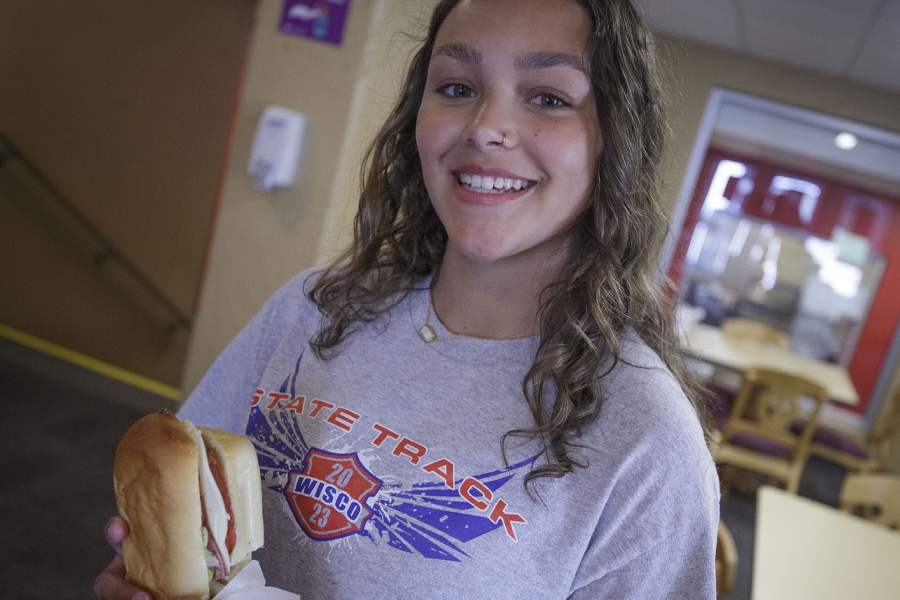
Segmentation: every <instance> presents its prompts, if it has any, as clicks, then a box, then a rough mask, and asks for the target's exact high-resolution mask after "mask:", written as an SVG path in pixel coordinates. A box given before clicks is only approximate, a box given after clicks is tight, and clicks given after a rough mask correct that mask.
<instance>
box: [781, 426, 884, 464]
mask: <svg viewBox="0 0 900 600" xmlns="http://www.w3.org/2000/svg"><path fill="white" fill-rule="evenodd" d="M804 425H806V422H805V421H802V420H797V421H794V422H793V423H791V431H792V432H794V433H796V434H797V435H800V433H801V432H802V431H803V427H804ZM812 441H813V443H814V444H822V445H823V446H828V447H829V448H834V449H835V450H838V451H840V452H843V453H845V454H849V455H850V456H855V457H857V458H861V459H863V460H866V459H868V458H869V453H868V452H867V451H866V449H865V448H863V447H862V446H860V445H859V444H858V443H857V442H856V441H855V440H854V439H852V438H851V437H849V436H846V435H844V434H843V433H841V432H840V431H837V430H836V429H830V428H828V427H816V430H815V431H814V432H813V437H812Z"/></svg>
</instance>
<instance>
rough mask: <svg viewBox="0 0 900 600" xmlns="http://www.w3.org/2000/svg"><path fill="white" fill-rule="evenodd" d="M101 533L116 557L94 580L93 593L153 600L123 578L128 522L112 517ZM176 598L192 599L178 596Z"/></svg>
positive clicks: (110, 599) (105, 598)
mask: <svg viewBox="0 0 900 600" xmlns="http://www.w3.org/2000/svg"><path fill="white" fill-rule="evenodd" d="M103 534H104V535H105V536H106V541H107V542H109V545H110V546H112V547H113V550H115V551H116V557H115V558H114V559H113V561H112V562H111V563H109V566H108V567H106V568H105V569H104V570H103V572H102V573H100V574H99V575H97V579H96V580H94V594H96V595H97V598H99V599H100V600H153V598H152V597H151V596H150V594H148V593H147V592H145V591H144V590H141V589H139V588H136V587H134V586H133V585H131V584H130V583H128V581H127V580H126V579H125V561H124V560H123V559H122V540H124V539H125V538H126V537H127V536H128V524H127V523H125V521H123V520H122V519H121V518H119V517H113V518H112V519H110V520H109V521H107V522H106V527H105V528H104V529H103ZM178 600H194V599H191V598H179V599H178Z"/></svg>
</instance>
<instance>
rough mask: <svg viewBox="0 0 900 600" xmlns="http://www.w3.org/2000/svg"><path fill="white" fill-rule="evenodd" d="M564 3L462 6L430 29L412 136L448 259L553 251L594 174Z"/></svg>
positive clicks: (584, 82) (583, 22)
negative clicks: (431, 46)
mask: <svg viewBox="0 0 900 600" xmlns="http://www.w3.org/2000/svg"><path fill="white" fill-rule="evenodd" d="M589 32H590V21H589V18H588V16H587V13H585V11H584V9H583V8H582V7H581V6H579V5H578V4H576V3H575V2H572V1H571V0H490V1H488V0H464V1H463V2H461V3H460V4H459V5H457V6H456V7H455V8H454V9H453V10H452V11H451V13H450V14H449V15H448V17H447V19H446V20H445V21H444V23H443V25H442V26H441V28H440V30H439V31H438V35H437V38H436V40H435V45H434V50H433V51H432V56H431V61H430V64H429V70H428V78H427V82H426V88H425V95H424V97H423V100H422V104H421V107H420V109H419V115H418V120H417V125H416V141H417V144H418V148H419V156H420V159H421V162H422V171H423V175H424V179H425V186H426V188H427V190H428V194H429V197H430V198H431V201H432V204H433V206H434V208H435V210H436V211H437V213H438V216H439V217H440V219H441V222H442V223H443V225H444V227H445V229H446V230H447V234H448V237H449V241H448V245H447V253H448V256H453V255H455V254H457V255H460V256H465V257H468V258H469V259H476V260H479V261H480V260H488V261H490V260H497V259H503V258H508V257H512V256H516V255H520V254H522V253H527V252H529V251H532V250H538V252H536V253H532V254H535V255H536V256H537V255H541V256H543V255H546V254H547V253H552V252H555V251H556V250H558V249H559V248H561V247H562V246H563V245H564V243H565V240H566V239H567V237H568V235H567V234H568V231H569V230H570V228H571V226H572V224H573V223H574V222H575V221H576V219H577V217H578V215H579V214H580V213H581V211H582V210H583V208H584V207H585V205H586V203H587V200H588V198H589V196H590V193H591V190H592V188H593V187H594V182H595V179H596V163H597V156H598V152H599V145H600V144H599V124H598V119H597V112H596V104H595V102H594V95H593V92H592V89H591V85H590V80H589V78H588V75H587V69H586V67H585V66H584V64H583V53H584V50H585V47H586V45H587V39H588V35H589Z"/></svg>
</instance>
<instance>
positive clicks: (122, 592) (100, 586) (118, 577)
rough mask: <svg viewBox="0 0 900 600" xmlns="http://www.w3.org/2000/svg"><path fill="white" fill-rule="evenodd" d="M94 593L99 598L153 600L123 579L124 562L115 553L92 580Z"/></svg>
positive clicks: (105, 599) (108, 599) (101, 599)
mask: <svg viewBox="0 0 900 600" xmlns="http://www.w3.org/2000/svg"><path fill="white" fill-rule="evenodd" d="M94 594H96V596H97V598H100V600H153V599H152V598H151V597H150V594H148V593H147V592H144V591H142V590H139V589H138V588H136V587H134V586H133V585H131V584H130V583H128V582H127V581H126V580H125V562H124V561H123V560H122V557H121V556H120V555H116V557H115V558H114V559H113V561H112V562H111V563H109V566H108V567H106V569H104V570H103V572H102V573H100V574H99V575H98V576H97V579H96V580H95V581H94Z"/></svg>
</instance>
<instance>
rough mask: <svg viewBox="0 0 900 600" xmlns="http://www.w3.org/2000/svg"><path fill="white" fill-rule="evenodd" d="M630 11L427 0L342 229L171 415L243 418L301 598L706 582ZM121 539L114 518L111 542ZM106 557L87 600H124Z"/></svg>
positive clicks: (709, 523) (705, 473)
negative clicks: (325, 258)
mask: <svg viewBox="0 0 900 600" xmlns="http://www.w3.org/2000/svg"><path fill="white" fill-rule="evenodd" d="M653 63H654V58H653V47H652V45H651V41H650V38H649V35H648V33H647V32H646V30H645V28H644V26H643V24H642V23H641V21H640V19H639V17H638V15H637V13H636V11H635V10H634V8H633V7H632V5H631V4H630V2H629V1H628V0H578V1H576V0H443V1H441V2H440V3H439V4H438V5H437V7H436V9H435V11H434V15H433V17H432V21H431V25H430V28H429V31H428V36H427V39H426V40H425V43H424V45H423V46H422V48H421V49H420V51H419V52H418V53H417V54H416V55H415V57H414V58H413V61H412V64H411V66H410V69H409V72H408V76H407V79H406V82H405V85H404V86H403V89H402V90H401V93H400V98H399V100H398V102H397V105H396V107H395V109H394V111H393V113H392V114H391V116H390V118H389V120H388V122H387V123H386V124H385V125H384V127H383V128H382V130H381V132H380V133H379V135H378V137H377V138H376V139H375V141H374V143H373V145H372V147H371V149H370V151H369V155H368V158H367V161H366V168H365V175H364V182H363V191H362V194H361V197H360V204H359V211H358V213H357V216H356V220H355V236H354V242H353V245H352V247H351V248H350V249H348V250H347V251H346V253H345V254H344V255H343V256H342V257H341V259H340V260H339V261H337V262H336V263H334V264H332V265H331V266H329V267H326V268H324V269H318V270H314V271H311V272H307V273H302V274H301V275H299V276H298V277H296V278H295V279H294V280H292V281H291V282H290V283H288V284H287V285H286V286H285V287H284V288H282V289H281V290H280V291H279V292H278V293H277V294H276V295H275V296H274V297H273V298H272V299H270V300H269V302H268V303H267V304H266V306H265V307H264V308H263V310H262V311H261V312H260V314H259V315H257V317H255V318H254V319H253V321H251V323H250V324H249V325H248V326H247V327H246V328H245V329H244V331H243V332H242V333H241V334H240V335H239V336H238V337H237V338H236V339H235V340H234V341H233V342H232V344H231V345H230V346H229V347H228V348H227V349H226V350H225V352H224V353H223V354H222V356H221V357H220V358H219V359H218V361H217V362H216V364H215V365H214V366H213V367H212V369H211V370H210V372H209V373H208V374H207V376H206V377H205V378H204V380H203V381H202V383H201V384H200V385H199V386H198V388H197V389H196V390H195V391H194V393H193V394H192V395H191V397H190V398H189V399H188V401H187V402H186V404H185V406H184V407H183V408H182V410H181V413H180V415H179V416H181V417H183V418H185V417H186V418H189V419H190V420H192V421H193V422H195V423H197V424H202V425H206V426H210V427H218V428H222V429H228V430H231V431H234V432H238V433H242V434H246V435H247V436H248V437H250V438H251V440H253V441H254V443H255V444H256V447H257V450H258V452H259V456H260V466H261V469H262V472H263V479H264V482H263V483H264V496H265V499H264V502H265V506H266V508H265V518H266V545H265V548H264V549H263V550H261V551H259V552H258V553H257V555H256V556H257V558H258V559H259V561H260V563H261V564H262V566H263V571H264V572H265V574H266V576H267V580H268V583H269V585H274V586H277V587H281V588H284V589H288V590H293V591H296V592H299V593H301V594H302V595H303V596H304V598H326V599H328V598H341V599H354V598H360V599H363V598H364V599H372V598H444V597H456V596H458V595H465V596H468V597H473V598H515V599H522V598H616V599H625V598H641V599H647V598H684V599H688V598H689V599H692V600H693V599H697V598H713V597H714V596H715V581H714V580H715V569H714V552H715V544H716V530H717V524H718V491H717V490H718V481H717V478H716V472H715V467H714V465H713V462H712V459H711V457H710V455H709V453H708V451H707V449H706V444H705V440H704V432H705V430H704V425H703V422H704V418H703V416H702V410H701V409H700V407H699V406H698V404H697V401H696V398H697V395H696V393H695V390H694V388H693V387H692V384H691V382H690V377H689V376H688V375H687V372H686V371H685V370H684V368H683V366H682V362H681V354H680V349H679V345H678V342H677V337H676V335H675V333H674V329H673V325H672V318H671V309H670V306H669V304H668V302H667V301H666V297H665V294H664V293H663V291H662V290H661V289H660V287H659V285H658V283H657V270H658V254H659V250H660V247H661V244H662V241H663V238H664V236H665V232H666V217H665V214H664V212H663V210H662V208H661V207H660V203H659V198H658V196H657V189H656V184H657V168H658V163H659V157H660V151H661V144H662V138H663V132H664V130H665V127H664V122H663V119H662V114H661V107H660V95H659V91H658V88H657V84H656V81H655V75H654V70H653ZM126 534H127V531H126V527H124V523H123V522H122V521H120V520H117V519H114V520H112V521H111V522H110V524H109V525H108V527H107V537H108V539H110V541H111V543H113V544H114V545H116V546H117V545H118V543H119V542H120V541H121V539H122V537H124V535H126ZM123 577H124V570H123V568H122V565H121V559H119V558H117V559H116V561H114V562H113V564H112V565H110V567H109V569H107V571H105V572H104V573H103V574H102V575H101V576H100V577H99V578H98V580H97V588H96V589H97V593H98V595H99V596H100V597H102V598H126V597H127V598H132V597H133V594H135V593H138V590H136V589H135V588H133V587H131V586H128V584H127V583H125V580H124V578H123Z"/></svg>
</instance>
